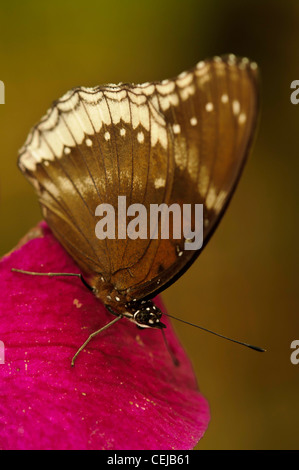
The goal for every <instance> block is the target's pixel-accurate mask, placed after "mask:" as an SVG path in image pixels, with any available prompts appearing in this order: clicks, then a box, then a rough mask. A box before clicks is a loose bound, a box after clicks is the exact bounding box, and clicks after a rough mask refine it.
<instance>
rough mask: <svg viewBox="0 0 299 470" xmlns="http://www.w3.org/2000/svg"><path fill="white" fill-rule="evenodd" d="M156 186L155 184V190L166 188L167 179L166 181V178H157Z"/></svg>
mask: <svg viewBox="0 0 299 470" xmlns="http://www.w3.org/2000/svg"><path fill="white" fill-rule="evenodd" d="M154 184H155V188H156V189H159V188H164V186H165V179H164V178H156V179H155V183H154Z"/></svg>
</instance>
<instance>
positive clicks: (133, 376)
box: [0, 223, 209, 450]
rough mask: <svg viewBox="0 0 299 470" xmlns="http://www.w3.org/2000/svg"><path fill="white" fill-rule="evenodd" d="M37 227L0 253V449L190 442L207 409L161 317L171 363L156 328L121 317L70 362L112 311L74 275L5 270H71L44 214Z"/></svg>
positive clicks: (186, 445) (153, 446)
mask: <svg viewBox="0 0 299 470" xmlns="http://www.w3.org/2000/svg"><path fill="white" fill-rule="evenodd" d="M37 232H38V235H37ZM37 232H36V231H35V233H34V238H32V239H30V240H29V241H28V237H27V241H26V243H25V244H23V245H22V246H20V247H18V248H17V249H16V250H15V251H13V252H11V253H10V254H9V255H7V256H5V257H4V258H3V259H2V261H1V262H0V286H1V295H0V340H1V341H3V343H4V345H5V363H4V364H0V390H1V399H0V423H1V433H0V449H6V450H8V449H112V450H121V449H122V450H125V449H130V450H137V449H150V450H158V449H163V450H166V449H192V448H193V447H194V446H195V445H196V443H197V442H198V440H199V439H200V438H201V437H202V436H203V434H204V432H205V430H206V429H207V426H208V422H209V408H208V404H207V402H206V400H205V399H204V398H203V397H202V395H201V394H200V393H199V391H198V388H197V384H196V379H195V377H194V374H193V371H192V367H191V364H190V362H189V360H188V358H187V356H186V354H185V352H184V350H183V349H182V347H181V345H180V344H179V342H178V339H177V338H176V337H175V335H174V332H173V330H172V327H171V324H170V323H169V321H168V320H167V318H165V317H164V318H163V322H164V323H165V324H167V329H166V330H165V331H166V336H167V339H168V342H169V344H170V347H171V348H172V350H173V351H174V353H175V355H176V357H177V358H178V359H179V361H180V365H179V366H178V367H175V366H174V364H173V362H172V360H171V357H170V355H169V353H168V351H167V349H166V347H165V344H164V341H163V337H162V334H161V332H160V331H159V330H150V329H146V330H139V329H137V328H136V326H135V325H134V324H132V323H130V322H129V321H128V320H126V319H122V320H120V321H118V322H117V323H116V324H114V325H112V326H111V327H110V328H108V329H107V330H105V331H103V332H102V333H101V334H100V335H99V336H97V337H96V338H95V339H93V340H92V342H90V343H89V344H88V346H87V347H86V349H84V351H82V352H81V353H80V354H79V356H78V358H77V361H76V363H75V367H73V368H72V367H71V358H72V356H73V355H74V353H75V352H76V350H77V349H78V347H79V346H80V345H81V344H82V343H83V342H84V341H85V340H86V338H87V337H88V336H89V334H90V333H91V332H93V331H95V330H97V329H99V328H100V327H101V326H103V325H104V324H105V323H108V322H109V321H111V319H112V318H113V317H112V316H111V314H110V313H109V312H107V310H106V309H105V307H104V306H103V304H102V303H101V302H100V301H99V300H98V299H96V298H95V296H93V294H92V293H91V292H90V291H89V290H88V289H87V288H85V287H84V285H83V284H82V283H81V282H80V280H79V279H77V278H69V277H65V278H64V277H59V278H58V277H56V278H49V277H33V276H28V275H24V274H20V273H16V272H12V271H11V268H19V269H24V270H29V271H38V272H79V271H78V268H77V266H76V265H75V264H74V262H73V260H72V259H71V258H70V257H69V256H68V255H67V254H66V252H65V251H64V250H63V249H62V247H61V246H60V245H59V243H58V242H57V241H56V240H55V238H54V237H53V235H52V234H51V232H50V230H49V228H48V227H47V225H46V224H45V223H42V224H40V226H39V228H38V230H37ZM156 302H157V305H158V306H162V303H161V300H160V299H158V298H157V299H156ZM162 307H163V306H162Z"/></svg>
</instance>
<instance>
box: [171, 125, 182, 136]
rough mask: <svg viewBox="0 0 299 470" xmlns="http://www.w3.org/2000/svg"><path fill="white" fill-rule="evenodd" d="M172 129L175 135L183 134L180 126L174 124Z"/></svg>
mask: <svg viewBox="0 0 299 470" xmlns="http://www.w3.org/2000/svg"><path fill="white" fill-rule="evenodd" d="M172 128H173V132H174V133H175V134H179V133H180V132H181V126H180V125H179V124H174V125H173V126H172Z"/></svg>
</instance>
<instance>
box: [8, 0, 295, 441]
mask: <svg viewBox="0 0 299 470" xmlns="http://www.w3.org/2000/svg"><path fill="white" fill-rule="evenodd" d="M230 52H232V53H235V54H237V55H241V56H247V57H250V58H251V59H253V60H255V61H256V62H258V64H259V66H260V69H261V77H262V114H261V120H260V125H259V132H258V135H257V139H256V142H255V146H254V148H253V151H252V153H251V157H250V159H249V162H248V165H247V167H246V168H245V172H244V174H243V177H242V179H241V182H240V185H239V187H238V189H237V192H236V194H235V197H234V198H233V201H232V203H231V205H230V207H229V209H228V211H227V213H226V215H225V217H224V219H223V221H222V222H221V224H220V226H219V228H218V229H217V231H216V233H215V235H214V236H213V238H212V240H211V241H210V243H209V244H208V246H207V248H206V250H205V251H204V252H203V254H202V255H201V256H200V257H199V259H198V260H197V261H196V262H195V264H194V265H193V266H192V267H191V268H190V269H189V271H188V272H187V273H186V274H185V275H184V276H183V277H182V278H181V279H180V280H179V281H178V282H177V283H176V284H175V286H172V287H170V288H169V289H168V290H167V291H166V292H165V293H164V294H163V298H164V300H165V303H166V305H167V307H168V310H169V312H170V313H172V314H174V315H177V316H181V317H183V318H185V319H188V320H190V321H193V322H196V323H198V324H200V325H202V326H205V327H207V328H210V329H214V330H215V331H218V332H222V333H223V334H226V335H228V336H231V337H234V338H238V339H240V340H245V341H248V342H251V343H253V344H257V345H260V346H263V347H266V348H267V350H268V352H267V353H265V354H259V353H256V352H253V351H250V350H247V349H245V348H242V347H240V346H237V345H235V344H232V343H228V342H225V341H224V340H222V339H217V338H216V337H214V336H211V335H208V334H206V333H203V332H200V331H199V330H196V329H195V328H191V327H189V326H187V325H181V324H179V323H176V324H175V328H176V330H177V331H178V334H179V336H180V338H181V341H182V343H183V344H184V345H185V347H186V349H187V351H188V353H189V355H190V357H191V359H192V362H193V365H194V370H195V372H196V375H197V378H198V383H199V386H200V389H201V391H202V392H203V394H204V395H205V396H206V397H207V398H208V400H209V402H210V406H211V414H212V419H211V424H210V427H209V429H208V431H207V432H206V435H205V436H204V438H203V439H202V440H201V441H200V443H199V444H198V446H197V448H198V449H298V448H299V438H298V432H297V431H298V421H299V410H298V407H299V404H298V396H299V365H297V366H296V365H293V364H292V363H291V362H290V354H291V349H290V344H291V342H292V341H293V340H294V339H299V321H298V303H299V302H298V248H297V237H298V217H297V212H298V203H299V189H298V169H299V163H298V162H299V158H298V152H299V131H298V128H299V106H297V107H296V106H294V105H292V104H291V102H290V93H291V90H290V83H291V82H292V81H293V80H295V79H297V80H298V79H299V2H298V1H293V2H292V1H291V0H288V1H285V2H282V1H279V2H278V1H277V2H274V1H272V0H269V1H267V0H266V1H263V0H259V1H254V0H243V1H242V2H241V1H239V0H226V1H223V0H222V1H220V0H219V1H215V0H184V1H175V0H172V1H169V0H159V1H158V0H151V1H142V2H140V1H137V0H131V1H129V0H127V1H125V0H123V1H120V0H114V1H111V2H104V1H100V0H99V1H91V0H85V1H84V2H79V1H76V0H72V1H64V2H61V1H58V0H52V1H51V2H47V3H46V2H39V1H37V0H36V1H35V0H31V1H26V0H24V1H22V2H20V1H10V2H8V1H6V2H5V1H2V2H1V6H0V79H1V80H3V81H4V83H5V86H6V104H5V105H1V106H0V136H1V147H0V224H1V225H0V226H1V238H0V255H2V254H4V253H5V252H7V251H9V250H10V249H11V248H12V247H13V246H14V245H15V244H16V243H17V241H18V240H19V239H20V238H21V237H22V236H23V235H24V234H25V233H26V232H27V231H28V230H29V229H30V228H31V227H32V226H34V225H35V224H36V223H37V222H38V221H39V220H40V219H41V215H40V211H39V206H38V203H37V198H36V196H35V194H34V192H33V189H32V188H31V186H30V185H29V184H28V183H27V181H26V180H25V178H24V177H23V176H22V175H21V174H20V172H19V171H18V169H17V167H16V160H17V152H18V149H19V148H20V147H21V146H22V144H23V143H24V141H25V139H26V136H27V134H28V132H29V129H30V128H31V126H32V125H33V124H34V123H35V122H36V121H38V120H39V119H40V117H41V116H42V115H43V114H44V113H45V111H46V110H47V108H48V107H49V105H50V104H51V102H52V101H53V100H54V99H56V98H58V97H60V96H61V95H62V94H64V93H65V92H66V91H67V90H68V89H70V88H72V87H74V86H77V85H85V86H95V85H98V84H103V83H107V82H112V83H113V82H115V83H118V82H120V81H123V82H126V81H129V82H135V83H138V82H143V81H150V80H158V79H164V78H167V77H171V76H174V75H176V74H177V73H180V72H181V71H183V70H185V69H188V68H189V67H191V66H193V65H195V64H196V63H197V62H198V61H199V60H200V59H205V58H206V57H210V56H213V55H216V54H217V55H220V54H223V53H230ZM0 289H1V286H0Z"/></svg>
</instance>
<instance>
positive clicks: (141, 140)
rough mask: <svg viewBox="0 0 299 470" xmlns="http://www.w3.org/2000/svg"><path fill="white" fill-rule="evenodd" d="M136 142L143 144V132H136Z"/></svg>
mask: <svg viewBox="0 0 299 470" xmlns="http://www.w3.org/2000/svg"><path fill="white" fill-rule="evenodd" d="M137 140H138V142H139V143H140V144H142V143H143V142H144V134H143V132H138V134H137Z"/></svg>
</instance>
